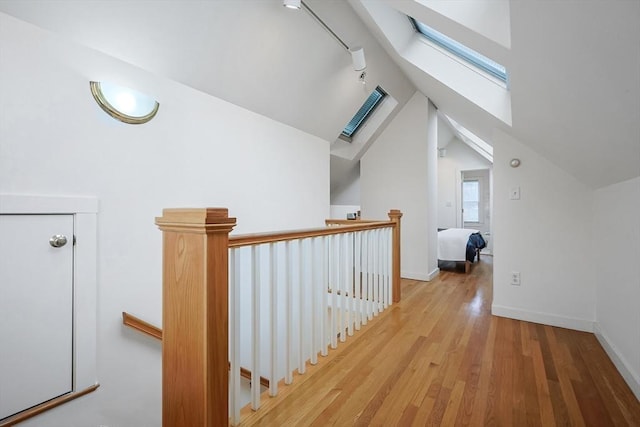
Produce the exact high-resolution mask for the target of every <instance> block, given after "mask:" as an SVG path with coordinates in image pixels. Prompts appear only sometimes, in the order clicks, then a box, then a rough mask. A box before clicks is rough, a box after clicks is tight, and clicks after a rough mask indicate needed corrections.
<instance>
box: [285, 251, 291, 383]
mask: <svg viewBox="0 0 640 427" xmlns="http://www.w3.org/2000/svg"><path fill="white" fill-rule="evenodd" d="M286 245H287V246H286V248H287V249H286V257H285V261H286V264H285V265H286V269H285V271H286V272H287V281H286V285H287V289H286V291H285V306H286V307H285V313H286V315H285V323H286V326H285V329H286V334H285V335H286V338H285V344H286V348H285V366H286V371H285V374H284V375H285V376H284V383H285V384H291V383H292V382H293V363H292V360H291V353H292V352H293V342H292V338H293V301H292V300H293V298H292V297H291V290H292V286H291V278H292V276H293V272H292V271H291V270H292V269H293V262H292V260H291V257H292V254H291V241H287V243H286Z"/></svg>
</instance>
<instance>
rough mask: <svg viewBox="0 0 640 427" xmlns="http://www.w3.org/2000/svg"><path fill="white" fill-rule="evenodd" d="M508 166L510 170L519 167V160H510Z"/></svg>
mask: <svg viewBox="0 0 640 427" xmlns="http://www.w3.org/2000/svg"><path fill="white" fill-rule="evenodd" d="M509 164H510V165H511V167H512V168H517V167H518V166H520V159H511V161H510V162H509Z"/></svg>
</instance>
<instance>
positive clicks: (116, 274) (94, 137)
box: [0, 14, 329, 427]
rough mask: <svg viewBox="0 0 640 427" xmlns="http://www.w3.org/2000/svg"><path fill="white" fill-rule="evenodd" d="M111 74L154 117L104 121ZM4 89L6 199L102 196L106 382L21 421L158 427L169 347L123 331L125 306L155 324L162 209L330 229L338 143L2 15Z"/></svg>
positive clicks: (0, 147)
mask: <svg viewBox="0 0 640 427" xmlns="http://www.w3.org/2000/svg"><path fill="white" fill-rule="evenodd" d="M185 66H187V65H186V64H185ZM103 79H104V80H112V81H114V82H116V83H120V84H123V85H125V86H129V87H133V88H136V89H138V90H140V91H142V92H145V93H148V94H152V95H153V96H155V97H157V99H158V100H159V102H160V111H159V113H158V115H157V116H156V118H155V119H154V120H152V121H151V122H149V123H147V124H144V125H139V126H132V125H126V124H123V123H120V122H117V121H115V120H114V119H112V118H111V117H108V116H107V115H106V114H104V112H103V111H102V110H100V108H99V107H98V106H97V105H96V103H95V102H94V100H93V99H92V97H91V94H90V92H89V80H103ZM0 93H2V96H0V112H1V114H0V193H13V194H23V193H26V194H40V195H76V196H80V195H88V196H96V197H97V198H98V200H99V214H98V262H97V265H98V330H97V339H98V379H99V381H100V384H101V385H100V388H99V389H98V390H97V391H96V392H94V393H91V394H89V395H87V396H85V397H83V398H80V399H78V400H75V401H73V402H71V403H67V404H65V405H62V406H61V407H59V408H56V409H54V410H52V411H49V412H47V413H45V414H43V415H41V416H38V417H36V418H34V419H32V420H30V421H27V422H25V423H23V424H21V425H25V426H44V427H47V426H60V425H64V426H68V427H75V426H78V427H80V426H82V427H85V426H97V425H111V426H137V427H144V426H157V425H160V416H161V415H160V413H161V412H160V393H161V385H160V384H161V383H160V363H161V354H160V345H159V343H157V342H155V341H153V340H152V339H149V338H147V337H143V336H140V335H139V334H137V333H136V332H134V331H130V330H127V329H125V328H124V327H123V326H122V325H121V312H122V311H129V312H131V313H133V314H135V315H138V316H140V317H142V318H143V319H146V320H148V321H150V322H151V323H154V324H158V325H160V320H161V233H160V231H159V230H158V229H157V228H156V226H155V225H154V217H155V216H159V215H160V214H161V212H162V208H165V207H185V206H199V207H204V206H224V207H228V208H229V212H230V215H231V216H236V217H237V218H238V226H237V228H236V230H237V232H252V231H266V230H278V229H286V228H305V227H311V226H321V225H323V221H324V219H325V218H326V217H327V216H328V214H329V185H328V183H329V143H328V142H326V141H323V140H321V139H319V138H317V137H314V136H311V135H308V134H305V133H303V132H300V131H298V130H296V129H294V128H291V127H289V126H286V125H283V124H280V123H277V122H275V121H273V120H271V119H267V118H265V117H263V116H259V115H257V114H254V113H251V112H249V111H247V110H244V109H242V108H239V107H237V106H234V105H232V104H229V103H227V102H224V101H221V100H219V99H216V98H213V97H210V96H208V95H204V94H202V93H200V92H197V91H195V90H192V89H190V88H187V87H185V86H183V85H180V84H177V83H175V82H171V81H169V80H166V79H164V78H160V77H157V76H154V75H152V74H150V73H147V72H145V71H142V70H140V69H136V68H134V67H132V66H130V65H128V64H126V63H123V62H121V61H118V60H115V59H113V58H111V57H108V56H106V55H104V54H101V53H98V52H95V51H91V50H88V49H86V48H83V47H79V46H76V45H72V44H69V43H67V42H65V41H63V40H61V39H58V38H56V37H54V36H51V35H49V34H48V33H45V32H43V31H41V30H39V29H37V28H35V27H32V26H31V25H28V24H24V23H22V22H20V21H17V20H15V19H13V18H11V17H8V16H7V15H4V14H0Z"/></svg>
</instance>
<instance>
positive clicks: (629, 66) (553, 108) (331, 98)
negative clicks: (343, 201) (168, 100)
mask: <svg viewBox="0 0 640 427" xmlns="http://www.w3.org/2000/svg"><path fill="white" fill-rule="evenodd" d="M429 1H430V0H420V1H419V2H413V1H411V0H393V1H391V0H390V1H383V0H375V2H376V4H378V3H380V4H383V5H384V6H385V7H389V8H393V7H399V8H403V7H405V8H406V7H410V8H413V9H412V10H416V11H417V13H420V14H423V15H424V16H425V17H430V18H433V20H432V21H433V22H431V21H430V22H429V23H430V24H432V26H434V27H435V28H436V29H438V30H440V31H442V32H445V33H447V34H449V35H451V36H452V37H454V38H458V39H459V40H460V41H463V42H465V43H467V44H469V45H471V47H476V48H477V49H482V50H481V51H482V52H483V53H484V52H485V51H487V50H488V51H491V52H495V53H496V54H497V55H499V58H496V59H498V60H500V61H502V62H503V63H504V65H505V66H507V68H508V71H509V74H510V94H511V107H512V125H511V126H509V125H508V124H506V123H504V122H502V121H500V120H497V119H496V118H495V117H493V116H492V115H490V114H488V113H487V112H486V111H484V110H483V109H481V108H479V107H477V106H476V105H474V104H473V103H471V102H469V101H468V100H467V99H466V98H464V97H462V96H460V95H459V94H458V93H456V92H455V91H453V90H451V89H449V88H448V87H447V86H445V85H443V84H441V83H440V82H439V81H437V80H436V79H434V78H433V77H431V76H430V75H429V74H428V73H427V72H425V71H423V70H421V69H419V68H417V67H415V66H413V65H411V64H410V63H408V62H407V61H406V60H404V59H403V58H402V57H401V56H400V55H399V54H398V52H397V51H395V50H394V48H393V46H392V44H391V43H390V42H389V41H388V40H389V38H390V37H392V36H393V35H390V34H385V33H384V31H383V29H382V28H381V27H380V26H379V25H377V24H376V22H375V20H373V19H372V18H371V16H370V14H368V13H367V11H366V7H365V6H366V5H367V3H368V2H369V3H370V2H371V0H349V1H348V2H347V1H343V0H335V1H326V0H325V1H321V0H306V3H307V4H308V5H309V6H310V7H311V8H312V9H313V10H314V11H315V12H316V13H317V14H318V15H319V16H320V17H321V18H322V19H323V20H324V21H325V22H326V23H327V24H328V25H329V26H330V27H331V28H332V29H333V30H334V31H335V32H336V33H337V34H338V35H339V36H340V37H341V38H342V39H343V40H344V41H345V42H346V43H347V45H349V46H352V45H362V46H364V49H365V54H366V59H367V72H368V78H367V82H368V87H367V88H366V89H365V88H363V86H362V85H361V84H360V83H359V82H358V81H357V73H355V72H354V71H352V70H351V59H350V56H349V54H348V53H347V52H346V51H345V50H344V49H343V48H342V47H341V46H340V45H339V44H338V43H337V42H336V41H335V40H334V39H333V38H332V37H331V36H329V34H328V33H327V32H326V31H324V29H323V28H321V26H320V25H319V24H318V23H317V22H316V21H314V20H313V19H312V18H311V17H310V16H309V15H308V14H307V13H305V12H303V11H291V10H288V9H286V8H284V7H282V6H281V4H282V2H281V0H243V1H237V0H208V1H207V0H200V1H193V0H172V1H147V0H128V1H113V0H111V1H107V0H92V1H76V0H0V11H2V12H5V13H8V14H10V15H13V16H15V17H17V18H19V19H22V20H25V21H27V22H31V23H33V24H35V25H38V26H40V27H42V28H45V29H48V30H51V31H53V32H56V33H59V34H61V35H62V36H63V37H67V38H69V39H71V40H73V41H75V42H77V43H80V44H84V45H86V46H89V47H92V48H95V49H97V50H100V51H102V52H105V53H107V54H109V55H112V56H114V57H117V58H120V59H122V60H124V61H127V62H129V63H131V64H134V65H136V66H139V67H141V68H144V69H146V70H149V71H152V72H155V73H157V74H159V75H163V76H166V77H168V78H171V79H173V80H176V81H179V82H182V83H184V84H186V85H188V86H191V87H194V88H196V89H199V90H201V91H203V92H206V93H210V94H211V95H214V96H217V97H219V98H222V99H225V100H227V101H229V102H232V103H234V104H237V105H240V106H242V107H245V108H247V109H250V110H252V111H255V112H258V113H260V114H263V115H265V116H268V117H271V118H273V119H275V120H278V121H280V122H283V123H286V124H289V125H291V126H294V127H296V128H299V129H302V130H304V131H307V132H309V133H311V134H314V135H316V136H319V137H321V138H323V139H325V140H327V141H329V142H333V141H335V139H336V137H337V135H338V134H339V133H340V131H341V130H342V128H343V127H344V125H345V124H346V122H347V121H348V120H349V119H350V118H351V116H352V115H353V114H354V112H355V111H356V110H357V109H358V107H359V106H360V105H361V103H362V102H363V100H364V99H365V98H366V96H367V95H368V93H369V92H370V91H371V90H373V88H374V87H375V85H378V84H379V85H381V86H382V87H384V89H385V90H386V91H387V92H388V93H389V94H390V95H391V96H393V98H394V99H395V100H396V101H398V105H397V107H396V109H395V111H394V113H393V114H395V113H397V111H398V110H399V109H400V108H401V107H402V106H403V105H404V104H405V103H406V101H407V100H408V99H409V98H410V97H411V95H412V94H413V93H414V91H415V90H416V88H417V89H418V90H420V91H421V92H423V93H424V94H425V95H426V96H428V97H429V98H431V99H432V100H433V101H434V102H435V104H436V105H437V106H438V107H439V108H440V110H441V111H443V112H444V113H446V114H447V115H448V116H450V117H452V118H453V119H455V120H456V121H457V122H458V123H460V124H462V125H463V126H465V127H467V128H468V129H469V130H471V131H472V132H473V133H475V134H476V135H478V136H480V137H481V138H483V139H485V140H486V141H488V142H490V141H491V137H492V135H493V132H494V130H495V129H496V128H499V129H501V130H503V131H506V132H508V133H510V134H512V135H513V136H515V137H516V138H518V139H520V140H521V141H522V142H524V143H526V144H527V145H529V146H530V147H531V148H533V149H534V150H536V151H537V152H539V153H540V154H542V155H543V156H545V157H547V158H548V159H549V160H551V161H553V162H555V163H556V164H558V165H559V166H561V167H562V168H564V169H565V170H567V171H568V172H569V173H571V174H573V175H574V176H575V177H577V178H578V179H580V180H581V181H583V182H584V183H585V184H587V185H589V186H592V187H601V186H605V185H608V184H611V183H615V182H618V181H622V180H624V179H628V178H632V177H635V176H639V175H640V2H638V1H636V0H617V1H609V0H592V1H588V2H584V1H580V0H575V1H574V0H559V1H554V2H549V1H534V0H528V1H511V2H509V5H508V6H509V7H508V8H506V9H507V10H508V11H509V15H510V22H509V23H508V24H509V25H508V26H507V28H508V27H509V26H510V31H511V34H510V40H508V42H506V43H505V42H504V41H503V43H501V44H499V43H496V42H495V41H493V40H492V39H490V38H487V37H484V36H481V35H478V34H477V33H475V32H474V31H472V30H470V29H469V28H467V27H465V26H462V25H459V24H457V23H455V22H453V21H451V20H450V19H448V18H447V17H446V16H444V15H440V14H439V13H437V11H436V12H434V9H433V8H431V9H429V8H425V6H424V5H423V4H424V3H428V2H429ZM431 1H433V0H431ZM460 1H470V0H460ZM421 8H423V9H424V10H422V9H421ZM503 9H504V8H503ZM390 11H392V10H391V9H390ZM407 25H409V24H408V23H407ZM402 31H405V30H402ZM500 37H502V39H505V35H504V31H502V33H500V34H499V37H498V36H496V37H494V38H495V39H499V38H500ZM509 44H510V48H508V46H507V47H505V45H509ZM160 101H161V100H160Z"/></svg>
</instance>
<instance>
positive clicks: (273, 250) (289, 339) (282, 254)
mask: <svg viewBox="0 0 640 427" xmlns="http://www.w3.org/2000/svg"><path fill="white" fill-rule="evenodd" d="M334 231H335V232H336V233H337V234H331V235H321V236H312V237H302V238H294V239H290V240H282V241H277V242H268V243H257V244H245V245H242V246H233V247H231V248H230V249H229V273H230V274H229V360H230V363H231V371H230V373H229V375H230V383H229V398H230V416H231V422H232V423H233V424H237V423H239V422H240V410H241V408H242V407H244V406H245V405H246V404H247V403H248V402H247V400H246V393H244V394H245V396H244V398H243V393H242V391H243V385H242V382H241V373H240V367H247V368H248V369H249V370H250V371H251V372H252V380H251V385H250V390H251V391H250V404H251V408H252V409H254V410H258V409H259V408H260V399H261V395H262V387H261V386H260V381H259V379H260V377H261V376H262V377H264V378H267V379H268V380H269V395H270V396H276V395H277V394H278V383H279V382H280V381H281V380H284V383H285V384H291V382H292V381H293V377H294V372H295V371H297V372H298V374H304V373H305V372H306V367H307V364H308V363H310V364H311V365H315V364H316V363H317V362H318V354H320V355H323V356H325V355H327V353H328V348H329V347H330V348H333V349H335V348H337V346H338V342H344V341H346V339H347V337H348V336H352V335H353V333H354V330H359V329H360V327H361V325H362V324H366V323H367V321H368V320H371V319H372V318H373V317H374V316H377V315H378V313H380V312H382V311H383V310H384V309H386V308H387V307H388V306H389V305H390V304H392V295H391V292H392V288H391V272H392V256H391V255H392V248H391V243H392V233H393V226H392V225H390V224H386V225H385V224H384V223H381V224H380V225H379V226H378V228H374V229H369V230H359V231H345V232H339V228H338V229H336V230H334ZM231 245H234V241H233V237H231V241H230V246H231Z"/></svg>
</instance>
